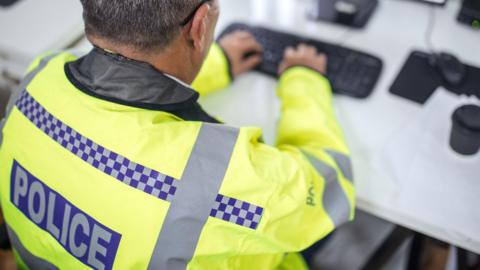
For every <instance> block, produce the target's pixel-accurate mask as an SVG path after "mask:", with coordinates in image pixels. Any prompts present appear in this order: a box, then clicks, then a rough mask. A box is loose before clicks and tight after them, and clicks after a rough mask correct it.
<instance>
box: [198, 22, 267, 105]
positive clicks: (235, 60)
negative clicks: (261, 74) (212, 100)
mask: <svg viewBox="0 0 480 270" xmlns="http://www.w3.org/2000/svg"><path fill="white" fill-rule="evenodd" d="M260 52H261V48H260V45H258V43H257V42H256V41H255V39H254V37H253V36H252V35H251V34H249V33H247V32H244V31H237V32H234V33H232V34H229V35H227V36H225V37H223V38H222V39H221V40H220V41H219V43H218V44H217V43H214V44H213V45H212V47H211V49H210V52H209V54H208V56H207V58H206V59H205V62H204V63H203V66H202V69H201V70H200V73H199V74H198V76H197V78H196V79H195V81H194V82H193V85H192V86H193V89H195V90H196V91H198V92H199V93H200V95H202V96H204V95H206V94H209V93H212V92H215V91H216V90H220V89H223V88H225V87H227V86H228V85H229V84H230V83H231V82H232V81H233V79H234V78H236V77H238V76H239V75H241V74H243V73H245V72H247V71H249V70H251V69H253V68H254V67H255V66H257V65H258V64H259V63H260V62H261V61H262V59H261V56H260ZM247 54H249V56H248V57H245V56H246V55H247Z"/></svg>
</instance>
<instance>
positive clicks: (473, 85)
mask: <svg viewBox="0 0 480 270" xmlns="http://www.w3.org/2000/svg"><path fill="white" fill-rule="evenodd" d="M429 57H430V54H428V53H425V52H420V51H413V52H411V53H410V56H409V57H408V59H407V61H406V62H405V64H404V65H403V67H402V69H401V71H400V73H399V74H398V76H397V78H396V79H395V81H394V82H393V84H392V86H391V87H390V92H391V93H392V94H395V95H397V96H400V97H403V98H406V99H409V100H411V101H414V102H417V103H420V104H424V103H425V102H426V101H427V100H428V98H429V97H430V96H431V95H432V94H433V92H434V91H435V89H437V88H438V87H439V86H444V87H445V88H446V89H447V90H449V91H451V92H454V93H456V94H459V95H460V94H467V95H476V96H477V97H479V98H480V69H479V68H476V67H473V66H469V65H465V66H466V70H467V74H466V78H465V80H464V81H463V83H462V84H461V85H459V86H451V85H448V84H446V83H445V82H444V81H443V79H442V77H441V75H440V74H439V73H438V71H437V70H436V69H435V68H433V67H432V66H431V65H430V64H429V62H428V59H429Z"/></svg>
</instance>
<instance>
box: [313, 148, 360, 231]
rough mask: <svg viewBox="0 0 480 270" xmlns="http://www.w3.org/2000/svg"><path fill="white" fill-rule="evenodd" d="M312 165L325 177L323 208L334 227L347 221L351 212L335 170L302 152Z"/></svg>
mask: <svg viewBox="0 0 480 270" xmlns="http://www.w3.org/2000/svg"><path fill="white" fill-rule="evenodd" d="M304 154H305V155H306V156H307V157H308V159H309V160H310V162H311V163H312V165H313V167H315V169H316V170H317V172H318V173H319V174H320V175H321V176H322V177H323V179H325V189H324V191H323V199H322V202H323V208H324V209H325V211H326V212H327V214H328V215H329V216H330V218H331V219H332V221H333V223H334V224H335V227H336V228H338V227H339V226H340V225H342V224H344V223H345V222H347V221H348V219H349V217H350V212H351V206H350V202H349V201H348V198H347V195H346V194H345V192H344V191H343V189H342V187H341V186H340V183H339V181H338V176H337V172H336V170H335V169H334V168H332V167H331V166H330V165H328V164H326V163H325V162H323V161H321V160H318V159H317V158H315V157H313V156H311V155H309V154H308V153H306V152H304Z"/></svg>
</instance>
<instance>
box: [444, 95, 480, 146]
mask: <svg viewBox="0 0 480 270" xmlns="http://www.w3.org/2000/svg"><path fill="white" fill-rule="evenodd" d="M450 146H451V147H452V149H453V150H455V152H457V153H459V154H462V155H475V154H476V153H478V151H479V150H480V107H479V106H477V105H474V104H468V105H464V106H461V107H459V108H457V109H456V110H455V112H454V113H453V115H452V131H451V134H450Z"/></svg>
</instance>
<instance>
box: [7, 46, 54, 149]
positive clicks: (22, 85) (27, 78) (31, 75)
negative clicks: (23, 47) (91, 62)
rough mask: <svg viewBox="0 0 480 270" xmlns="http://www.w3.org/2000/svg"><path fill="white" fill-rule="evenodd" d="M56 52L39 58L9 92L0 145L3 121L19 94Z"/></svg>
mask: <svg viewBox="0 0 480 270" xmlns="http://www.w3.org/2000/svg"><path fill="white" fill-rule="evenodd" d="M58 54H59V53H54V54H52V55H49V56H47V57H45V58H43V59H42V60H40V63H39V64H38V66H37V67H36V68H35V69H33V70H32V71H30V72H29V73H28V74H27V75H26V76H25V78H24V79H23V80H22V82H21V83H20V85H19V86H18V87H17V88H16V90H15V91H14V92H13V93H12V94H11V96H10V99H9V101H8V104H7V109H6V114H5V117H4V118H3V119H2V121H1V122H0V145H1V144H2V142H3V127H4V125H5V121H6V120H7V118H8V116H9V115H10V113H11V112H12V110H13V107H14V106H15V103H16V102H17V100H18V99H19V98H20V94H21V93H22V91H23V90H25V89H26V88H27V86H28V85H29V84H30V83H31V82H32V81H33V79H34V78H35V77H36V76H37V75H38V73H40V72H41V71H42V70H43V69H44V68H45V67H46V66H47V65H48V63H49V62H50V60H52V59H53V58H55V57H56V56H57V55H58Z"/></svg>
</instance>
